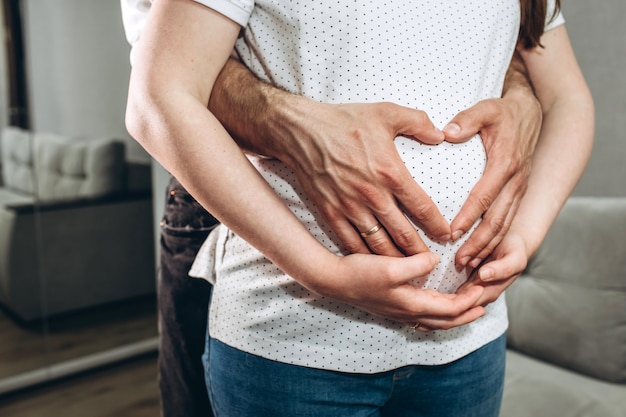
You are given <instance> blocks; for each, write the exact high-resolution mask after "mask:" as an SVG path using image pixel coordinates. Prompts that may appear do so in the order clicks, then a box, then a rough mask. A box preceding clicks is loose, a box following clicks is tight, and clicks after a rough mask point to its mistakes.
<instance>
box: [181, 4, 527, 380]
mask: <svg viewBox="0 0 626 417" xmlns="http://www.w3.org/2000/svg"><path fill="white" fill-rule="evenodd" d="M217 2H218V3H219V1H217ZM237 2H240V0H238V1H237ZM208 3H211V2H208ZM244 3H245V2H244ZM518 25H519V4H518V2H517V1H515V0H493V1H491V2H488V3H485V2H484V1H483V0H457V1H440V0H426V1H424V0H422V1H411V2H407V1H384V0H370V1H348V0H340V1H324V2H310V1H298V0H294V1H278V0H260V1H257V2H256V3H255V7H254V10H253V11H252V14H251V15H250V19H249V23H248V26H247V27H246V29H245V32H244V36H243V37H242V38H240V39H239V40H238V42H237V50H238V52H239V54H240V55H241V57H242V60H243V61H244V62H245V64H246V65H247V66H248V67H249V68H251V69H252V71H253V72H255V73H256V74H257V75H258V76H259V77H261V78H262V79H265V80H266V81H268V82H271V83H273V84H275V85H277V86H280V87H281V88H284V89H286V90H288V91H291V92H293V93H297V94H302V95H305V96H308V97H311V98H313V99H316V100H319V101H322V102H330V103H343V102H378V101H390V102H395V103H397V104H401V105H404V106H409V107H413V108H417V109H421V110H425V111H426V112H427V113H428V114H429V116H430V117H431V119H432V120H433V121H434V122H435V124H436V125H439V126H443V125H445V123H447V121H448V120H450V119H451V118H452V117H453V116H454V115H455V114H456V113H458V112H459V111H461V110H463V109H465V108H467V107H469V106H471V105H473V104H474V103H476V102H477V101H479V100H481V99H484V98H488V97H499V96H500V94H501V88H502V83H503V79H504V74H505V71H506V69H507V67H508V62H509V61H510V58H511V55H512V53H513V49H514V46H515V41H516V37H517V30H518ZM395 143H396V146H397V149H398V151H399V153H400V155H401V157H402V159H403V161H404V163H405V164H406V166H407V168H408V169H409V171H410V172H411V174H412V175H413V177H414V179H415V180H416V181H418V182H419V183H420V185H421V186H422V187H423V188H424V189H425V190H426V191H427V192H428V193H429V195H430V196H431V198H432V199H433V200H434V201H435V202H436V204H437V205H438V207H439V208H440V210H441V211H442V213H443V214H444V216H445V217H446V218H447V219H448V220H449V221H450V220H452V219H453V218H454V216H455V215H456V213H458V211H459V209H460V207H461V205H462V204H463V202H464V201H465V199H466V198H467V195H468V194H469V192H470V190H471V189H472V187H473V186H474V184H475V183H476V181H477V180H478V179H479V178H480V176H481V175H482V172H483V169H484V166H485V158H486V157H485V151H484V148H483V146H482V142H481V140H480V138H479V137H478V136H476V137H474V138H472V139H471V140H469V141H468V142H466V143H463V144H449V143H443V144H440V145H438V146H429V145H423V144H421V143H419V142H416V141H413V140H410V139H407V138H402V137H399V138H396V140H395ZM250 160H251V161H252V163H253V164H254V165H255V166H256V168H257V169H258V170H259V172H260V173H261V174H262V175H263V177H264V178H265V179H266V180H267V182H268V183H269V184H270V185H271V186H272V187H273V188H274V190H275V191H276V192H277V193H278V194H279V195H280V196H281V197H282V198H283V199H284V201H285V202H286V203H287V204H288V205H289V207H290V208H291V210H292V211H293V213H294V214H295V215H296V216H297V217H298V218H299V219H301V221H302V222H303V224H305V225H306V226H307V228H308V229H309V231H310V232H311V233H312V234H313V235H314V236H315V237H316V238H317V239H318V240H319V241H320V242H321V243H322V244H324V245H325V246H326V247H327V248H328V249H329V250H331V251H333V252H335V253H337V254H342V253H343V248H342V247H341V244H340V242H339V241H338V239H337V237H336V236H335V235H334V234H333V232H332V230H331V229H330V228H329V227H328V225H327V224H326V223H325V222H324V220H323V219H322V218H321V215H320V213H319V212H318V211H317V209H316V207H315V206H314V205H313V204H312V202H311V201H310V200H309V199H308V198H307V197H306V195H305V194H304V192H303V191H302V189H301V188H300V186H299V185H298V184H297V181H296V178H295V175H294V173H293V172H291V170H290V169H289V168H288V167H287V166H285V165H284V164H282V163H281V162H279V161H276V160H273V159H268V158H262V157H257V156H250ZM209 240H210V241H209V242H207V244H205V248H203V250H202V251H201V253H200V255H199V257H198V261H197V262H196V264H197V265H196V266H195V267H194V269H195V270H196V272H195V273H196V274H197V271H198V270H201V269H203V267H202V266H201V265H205V266H204V275H206V274H210V275H212V274H213V273H214V274H215V280H216V285H215V290H214V294H213V300H212V306H211V312H210V323H211V328H210V332H211V335H212V336H213V337H216V338H218V339H219V340H221V341H223V342H225V343H227V344H229V345H231V346H234V347H236V348H238V349H241V350H244V351H246V352H249V353H253V354H257V355H261V356H263V357H266V358H269V359H273V360H277V361H281V362H286V363H292V364H297V365H302V366H309V367H315V368H322V369H332V370H337V371H344V372H361V373H372V372H381V371H385V370H389V369H394V368H398V367H401V366H404V365H409V364H423V365H434V364H443V363H449V362H451V361H454V360H456V359H458V358H460V357H462V356H464V355H466V354H468V353H470V352H472V351H473V350H475V349H477V348H479V347H481V346H482V345H484V344H486V343H488V342H489V341H491V340H493V339H495V338H496V337H498V336H500V335H501V334H502V333H503V332H504V331H505V329H506V326H507V318H506V306H505V304H504V299H503V297H501V299H500V300H498V301H497V302H495V303H493V304H491V305H490V306H488V308H487V310H488V314H487V315H486V316H485V317H483V318H481V319H479V320H477V321H476V322H474V323H472V324H470V325H467V326H463V327H461V328H456V329H452V330H449V331H436V332H431V333H428V334H423V333H420V332H416V331H414V330H412V329H410V328H409V327H408V326H406V325H404V324H400V323H397V322H393V321H389V320H384V319H380V318H377V317H373V316H371V315H370V314H368V313H366V312H364V311H362V310H360V309H357V308H355V307H352V306H348V305H345V304H342V303H339V302H337V301H334V300H332V299H328V298H324V297H319V296H316V295H313V294H311V293H309V292H308V291H307V290H306V289H305V288H303V287H302V286H300V285H299V284H298V283H297V282H295V281H294V280H293V279H291V278H290V277H288V276H286V275H285V274H283V273H282V272H281V271H280V270H279V269H278V268H277V267H276V266H274V265H273V264H271V263H270V262H269V261H268V260H267V259H266V258H265V257H263V256H262V255H261V254H260V253H259V252H258V251H256V250H255V249H254V248H252V247H250V245H248V244H247V243H246V242H245V241H243V240H242V239H241V238H239V237H238V236H236V235H234V234H233V233H232V232H231V231H229V230H228V229H226V228H225V227H223V226H221V227H219V228H218V229H217V230H216V231H215V232H214V233H213V234H212V235H211V237H210V238H209ZM211 240H212V242H211ZM216 242H219V244H217V246H218V255H219V256H218V255H215V252H214V251H212V250H211V249H210V248H211V247H215V246H216ZM461 243H462V241H459V242H456V243H453V244H439V243H436V242H430V241H429V246H430V248H431V250H433V251H435V252H437V253H438V254H439V255H440V257H441V262H440V264H439V265H438V266H437V268H436V270H435V271H434V272H433V273H432V274H430V275H429V276H428V277H426V278H425V279H424V280H420V281H419V282H417V281H416V282H415V283H414V284H415V285H419V286H423V287H427V288H433V289H437V290H439V291H442V292H447V293H452V292H454V291H455V290H456V289H457V288H458V287H459V286H460V285H461V284H462V283H463V282H464V281H465V280H466V279H467V275H466V274H465V273H463V272H457V271H456V269H455V267H454V254H455V253H456V251H457V250H458V248H459V247H460V245H461ZM303 256H306V254H303ZM212 257H213V258H212ZM211 258H212V259H211ZM213 261H214V264H211V262H213ZM206 265H210V266H206ZM208 269H211V271H209V270H208ZM213 269H214V270H213ZM192 272H193V271H192ZM200 275H202V274H200Z"/></svg>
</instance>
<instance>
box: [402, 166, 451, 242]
mask: <svg viewBox="0 0 626 417" xmlns="http://www.w3.org/2000/svg"><path fill="white" fill-rule="evenodd" d="M395 195H396V198H397V199H398V202H399V204H400V205H401V206H402V207H403V209H404V210H405V212H406V213H407V216H408V217H409V219H410V220H411V221H412V222H413V223H414V224H415V225H416V226H417V227H418V228H420V229H421V230H422V231H423V232H424V233H425V234H426V235H427V236H429V237H430V238H431V239H432V240H436V241H440V242H447V241H449V240H450V238H451V236H452V235H451V231H450V224H449V223H448V222H447V221H446V219H445V218H444V217H443V215H442V214H441V212H440V211H439V208H437V205H436V204H435V202H434V201H433V200H432V199H431V198H430V196H429V195H428V194H427V193H426V192H425V191H424V190H423V189H422V188H421V187H420V186H419V185H418V184H417V182H415V181H414V180H413V179H412V178H411V180H410V181H409V182H407V183H406V186H405V187H404V188H402V189H400V188H398V189H396V190H395ZM392 235H393V236H397V235H398V234H397V233H392Z"/></svg>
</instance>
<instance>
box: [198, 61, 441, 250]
mask: <svg viewBox="0 0 626 417" xmlns="http://www.w3.org/2000/svg"><path fill="white" fill-rule="evenodd" d="M236 91H246V94H245V96H242V95H241V94H234V93H233V92H236ZM209 108H210V109H211V111H212V112H213V113H214V114H215V115H216V116H217V117H218V119H220V120H221V121H222V123H223V124H224V126H225V127H226V128H227V129H228V130H229V132H230V133H231V135H233V137H235V138H236V139H237V141H238V143H239V145H240V146H242V147H244V148H247V149H250V150H253V151H255V152H258V153H260V154H262V155H267V156H272V157H275V158H277V159H279V160H281V161H283V162H285V163H286V164H287V165H289V167H291V168H292V169H293V170H294V172H295V173H296V175H297V177H298V180H299V182H300V184H301V185H302V186H303V187H304V189H305V192H306V193H307V195H308V196H309V198H311V199H312V200H313V202H314V203H315V204H316V205H317V207H318V208H319V209H320V210H321V212H322V213H323V215H324V216H325V218H326V219H327V220H328V222H329V225H330V227H331V228H332V229H333V230H334V232H335V233H336V234H337V235H338V237H339V239H340V240H341V241H342V242H343V244H344V246H345V247H346V249H347V250H348V251H350V252H352V253H369V252H370V251H371V252H374V253H376V254H380V255H387V256H403V255H412V254H416V253H420V252H424V251H427V250H428V249H427V247H426V245H425V244H424V243H423V241H422V240H421V238H420V237H419V234H418V232H417V231H416V230H415V227H414V226H413V225H412V224H411V223H410V222H409V221H408V220H407V217H406V216H405V214H404V212H403V211H405V212H407V213H409V214H410V215H411V216H413V218H414V219H416V220H417V222H418V223H419V224H418V226H419V227H420V228H421V229H422V230H423V231H424V232H425V233H426V234H427V235H429V236H431V237H432V238H434V239H438V240H442V241H447V240H449V239H450V236H451V234H450V226H449V224H448V223H447V221H446V220H445V219H444V218H443V216H442V215H441V213H440V212H439V210H438V208H437V207H436V205H435V203H434V202H433V201H432V200H431V199H430V197H429V196H428V195H427V194H426V193H425V192H424V191H423V190H422V189H421V188H420V187H419V186H418V184H417V183H416V182H415V180H414V179H413V178H412V177H411V175H410V173H409V171H408V170H407V169H406V167H405V166H404V164H403V162H402V160H401V158H400V155H399V154H398V151H397V149H396V147H395V146H394V143H393V140H394V138H395V137H396V136H399V135H403V136H408V137H412V138H414V139H415V140H419V141H421V142H423V143H427V144H438V143H440V142H442V141H443V138H444V135H443V133H442V132H441V131H439V130H437V129H436V128H435V127H434V125H433V124H432V122H431V121H430V119H429V118H428V116H427V115H426V114H425V113H424V112H422V111H418V110H415V109H411V108H407V107H402V106H398V105H395V104H391V103H371V104H325V103H319V102H317V101H314V100H310V99H308V98H305V97H299V96H296V95H293V94H289V93H287V92H284V91H281V90H279V89H276V88H274V87H271V86H268V85H266V84H264V83H262V82H260V81H259V80H258V79H256V78H255V77H254V76H252V74H251V73H250V72H249V71H248V70H247V69H246V68H245V67H243V66H242V65H241V64H240V63H238V62H236V61H234V60H231V62H229V63H228V65H227V66H226V67H225V68H224V70H223V71H222V74H221V75H220V77H219V79H218V82H217V84H216V87H215V89H214V93H213V95H212V96H211V101H210V104H209ZM232 109H237V111H236V112H233V110H232ZM234 113H236V115H237V116H239V117H235V114H234ZM242 116H243V117H244V118H243V119H241V118H240V117H242ZM378 224H381V225H382V228H381V229H380V230H379V231H377V232H376V233H373V234H370V235H367V236H363V234H364V232H366V231H368V230H370V229H372V228H373V227H374V226H376V225H378ZM374 230H375V229H374Z"/></svg>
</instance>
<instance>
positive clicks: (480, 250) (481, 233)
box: [453, 180, 525, 268]
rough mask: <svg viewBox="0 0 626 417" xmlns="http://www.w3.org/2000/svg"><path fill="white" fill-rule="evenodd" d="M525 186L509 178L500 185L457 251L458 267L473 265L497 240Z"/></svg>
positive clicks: (523, 183)
mask: <svg viewBox="0 0 626 417" xmlns="http://www.w3.org/2000/svg"><path fill="white" fill-rule="evenodd" d="M524 185H525V182H524V181H521V182H520V181H514V180H511V181H509V182H508V183H507V184H506V185H505V186H504V188H502V190H501V191H500V194H498V196H497V197H496V199H495V201H494V202H493V204H492V205H491V206H490V207H489V208H488V209H487V211H486V213H485V214H484V215H483V218H482V220H481V222H480V223H479V224H478V226H477V227H476V229H475V230H474V231H473V232H472V234H471V235H470V237H469V238H468V239H467V241H465V242H464V243H463V245H461V247H460V248H459V250H458V251H457V253H456V258H455V263H456V264H457V265H458V266H460V267H465V266H470V267H471V268H476V267H477V266H478V265H479V264H480V263H481V262H482V261H483V260H484V259H486V258H487V256H488V255H489V254H490V253H491V252H492V251H493V250H494V249H495V247H496V246H497V245H498V244H499V243H500V241H501V240H502V238H503V237H504V235H505V234H506V232H507V231H508V229H509V227H510V226H511V222H512V221H513V218H514V217H515V214H516V213H517V209H518V208H519V205H520V201H521V199H522V196H523V194H524V190H525V187H524ZM453 223H454V222H453Z"/></svg>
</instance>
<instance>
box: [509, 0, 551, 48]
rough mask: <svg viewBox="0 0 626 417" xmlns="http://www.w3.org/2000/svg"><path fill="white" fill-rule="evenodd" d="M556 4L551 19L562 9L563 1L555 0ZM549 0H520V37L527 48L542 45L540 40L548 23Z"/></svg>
mask: <svg viewBox="0 0 626 417" xmlns="http://www.w3.org/2000/svg"><path fill="white" fill-rule="evenodd" d="M555 1H556V5H555V8H554V13H553V14H552V16H550V18H551V19H554V17H555V16H556V15H557V13H558V12H559V10H560V9H561V1H560V0H555ZM547 3H548V0H520V9H521V12H522V13H521V14H522V16H521V22H520V29H519V38H520V40H521V42H522V44H523V45H524V47H525V48H533V47H535V46H541V43H540V42H539V40H540V39H541V35H543V29H544V26H545V24H546V14H547V13H548V5H547Z"/></svg>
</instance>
